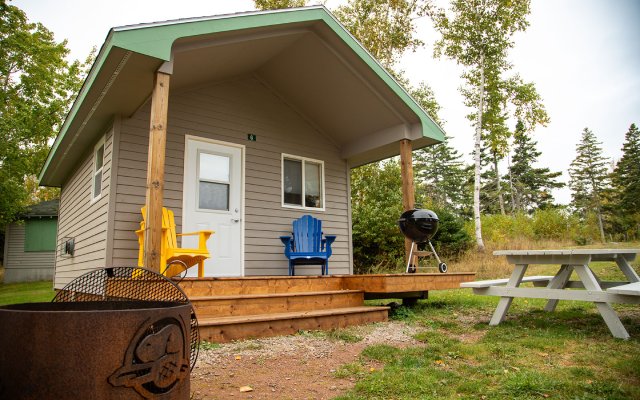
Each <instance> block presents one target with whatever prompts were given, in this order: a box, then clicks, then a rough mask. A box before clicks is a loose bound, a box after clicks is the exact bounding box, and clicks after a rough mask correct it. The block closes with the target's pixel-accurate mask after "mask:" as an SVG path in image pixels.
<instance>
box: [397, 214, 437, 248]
mask: <svg viewBox="0 0 640 400" xmlns="http://www.w3.org/2000/svg"><path fill="white" fill-rule="evenodd" d="M438 222H439V219H438V216H437V215H436V213H435V212H433V211H431V210H427V209H413V210H409V211H405V212H403V213H402V215H401V216H400V219H399V220H398V225H399V226H400V231H401V232H402V234H403V235H404V236H405V237H407V238H409V239H411V240H412V241H414V242H416V243H426V242H428V241H429V239H431V238H432V237H433V235H435V234H436V232H437V231H438Z"/></svg>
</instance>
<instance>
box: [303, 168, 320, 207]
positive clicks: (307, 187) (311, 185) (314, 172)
mask: <svg viewBox="0 0 640 400" xmlns="http://www.w3.org/2000/svg"><path fill="white" fill-rule="evenodd" d="M321 182H322V175H321V170H320V164H316V163H312V162H306V163H305V164H304V204H305V206H306V207H317V208H320V207H322V199H321V194H322V188H321V186H320V184H321Z"/></svg>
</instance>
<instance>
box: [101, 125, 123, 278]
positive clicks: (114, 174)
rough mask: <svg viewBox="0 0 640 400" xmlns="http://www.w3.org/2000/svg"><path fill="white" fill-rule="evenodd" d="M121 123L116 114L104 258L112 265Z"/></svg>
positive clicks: (112, 137)
mask: <svg viewBox="0 0 640 400" xmlns="http://www.w3.org/2000/svg"><path fill="white" fill-rule="evenodd" d="M121 125H122V118H121V117H120V116H119V115H116V116H115V117H114V119H113V125H112V127H111V131H112V133H111V167H110V168H111V176H110V180H111V181H110V183H109V198H108V199H107V203H108V205H107V243H106V251H105V260H104V262H105V265H110V266H113V239H114V235H115V219H116V194H117V193H116V188H117V187H118V164H119V162H118V161H119V160H118V158H119V155H120V129H121ZM112 188H113V189H112Z"/></svg>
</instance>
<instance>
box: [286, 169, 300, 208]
mask: <svg viewBox="0 0 640 400" xmlns="http://www.w3.org/2000/svg"><path fill="white" fill-rule="evenodd" d="M284 202H285V203H286V204H295V205H299V206H301V205H302V162H301V161H299V160H287V159H285V160H284Z"/></svg>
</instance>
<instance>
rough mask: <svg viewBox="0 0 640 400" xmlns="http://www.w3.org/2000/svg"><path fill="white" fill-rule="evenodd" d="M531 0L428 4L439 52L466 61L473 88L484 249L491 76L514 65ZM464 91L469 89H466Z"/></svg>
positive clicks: (478, 232)
mask: <svg viewBox="0 0 640 400" xmlns="http://www.w3.org/2000/svg"><path fill="white" fill-rule="evenodd" d="M529 5H530V1H528V0H521V1H511V0H453V1H452V2H451V8H450V9H449V10H448V11H445V10H443V9H440V8H437V7H435V6H433V4H429V6H428V7H427V10H428V13H429V15H430V16H431V18H432V20H433V22H434V26H435V28H436V30H438V31H439V32H440V34H441V35H442V37H441V38H440V39H439V40H438V41H437V42H436V43H435V46H434V55H435V56H436V57H442V56H445V57H448V58H450V59H453V60H455V61H456V62H457V63H458V64H460V65H462V66H464V67H465V73H464V74H463V76H462V77H463V79H464V80H465V84H466V90H467V91H470V90H474V91H475V93H476V97H475V98H474V99H471V102H472V105H473V108H474V109H475V111H476V112H475V121H474V126H475V134H474V138H473V141H474V194H473V214H474V223H475V237H476V246H477V248H478V250H479V251H484V247H485V246H484V242H483V240H482V225H481V221H480V185H481V181H480V175H481V160H480V151H481V146H482V133H483V129H484V127H485V125H484V121H483V117H484V113H485V111H486V89H487V88H486V83H487V77H490V78H493V77H495V79H498V80H499V79H501V76H502V74H503V73H504V72H505V71H507V70H509V69H511V65H510V64H509V63H508V61H507V54H508V51H509V49H511V48H512V47H513V46H514V42H513V36H514V34H515V33H516V32H519V31H524V30H525V29H526V28H527V26H528V25H529V23H528V21H527V19H526V17H527V15H529V12H530V9H529ZM463 93H464V92H463Z"/></svg>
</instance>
